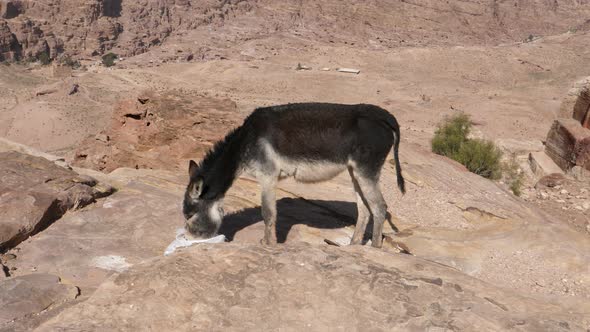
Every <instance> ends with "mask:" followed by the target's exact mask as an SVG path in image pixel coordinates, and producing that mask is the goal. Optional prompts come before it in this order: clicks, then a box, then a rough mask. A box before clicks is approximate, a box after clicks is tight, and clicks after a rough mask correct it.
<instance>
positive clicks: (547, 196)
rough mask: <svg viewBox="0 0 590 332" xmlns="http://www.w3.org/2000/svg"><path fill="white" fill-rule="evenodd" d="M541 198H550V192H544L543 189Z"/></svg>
mask: <svg viewBox="0 0 590 332" xmlns="http://www.w3.org/2000/svg"><path fill="white" fill-rule="evenodd" d="M541 198H542V199H547V198H549V194H547V193H546V192H544V191H541Z"/></svg>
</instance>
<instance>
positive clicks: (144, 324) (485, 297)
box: [37, 244, 589, 331]
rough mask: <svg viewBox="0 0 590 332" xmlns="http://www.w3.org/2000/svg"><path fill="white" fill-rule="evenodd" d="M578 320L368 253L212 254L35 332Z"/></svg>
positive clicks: (216, 249)
mask: <svg viewBox="0 0 590 332" xmlns="http://www.w3.org/2000/svg"><path fill="white" fill-rule="evenodd" d="M587 310H588V308H587V307H586V308H576V309H575V313H568V309H567V308H564V307H560V306H559V305H557V304H551V303H547V302H540V301H535V300H531V299H528V298H525V297H521V296H518V295H515V294H514V293H512V292H507V291H505V290H502V289H500V288H496V287H493V286H491V285H489V284H486V283H484V282H481V281H479V280H476V279H473V278H470V277H468V276H465V275H464V274H461V273H459V272H457V271H455V270H453V269H451V268H448V267H444V266H441V265H438V264H434V263H432V262H429V261H426V260H422V259H418V258H415V257H411V256H407V255H392V254H391V253H387V252H383V251H379V250H374V249H372V248H369V247H364V248H363V247H348V248H344V249H342V248H334V247H326V246H324V247H314V246H310V245H305V244H298V245H284V246H280V247H276V248H264V247H262V246H259V245H239V244H221V245H201V246H198V247H193V248H189V249H187V250H184V251H182V252H181V253H178V254H174V255H172V256H168V257H166V258H163V257H160V258H155V259H152V260H149V261H146V262H144V263H142V264H139V265H136V266H134V267H132V268H130V269H129V270H128V271H126V272H123V273H121V274H117V275H114V276H113V277H111V278H110V279H109V280H108V281H106V282H105V283H103V284H102V285H101V286H100V288H99V289H98V290H97V291H96V292H95V293H94V294H93V295H92V297H91V298H90V299H89V300H87V301H86V302H84V303H82V304H80V305H78V306H75V307H72V308H70V309H67V310H66V311H64V312H62V313H61V314H59V315H58V316H57V317H55V318H54V319H52V320H50V321H49V322H47V323H45V324H43V325H42V326H41V327H39V328H38V329H37V331H56V330H60V331H64V330H66V331H67V330H85V331H95V330H105V329H106V330H118V331H132V330H138V329H139V330H170V329H173V330H177V331H194V330H207V331H227V330H229V331H252V330H257V331H276V330H281V331H302V330H307V331H327V330H330V331H366V330H371V331H426V330H478V331H484V330H487V331H499V330H503V331H508V330H514V331H533V330H534V331H539V330H547V331H549V330H551V331H567V330H570V329H571V330H580V329H584V328H585V327H586V326H587V324H588V317H589V316H588V314H587Z"/></svg>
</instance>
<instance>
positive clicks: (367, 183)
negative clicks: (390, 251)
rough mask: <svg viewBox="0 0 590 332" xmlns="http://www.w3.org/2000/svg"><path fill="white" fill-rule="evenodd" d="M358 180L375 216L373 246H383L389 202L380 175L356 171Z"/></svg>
mask: <svg viewBox="0 0 590 332" xmlns="http://www.w3.org/2000/svg"><path fill="white" fill-rule="evenodd" d="M355 175H356V179H357V182H358V184H359V186H360V188H361V191H362V195H363V198H364V199H365V201H366V202H367V205H368V206H369V210H370V211H371V215H372V216H373V238H372V246H373V247H376V248H381V246H382V245H383V223H384V222H385V217H386V215H387V204H386V203H385V199H383V194H381V190H380V189H379V183H378V181H379V176H378V175H376V176H368V177H367V176H364V175H362V172H360V174H359V172H355Z"/></svg>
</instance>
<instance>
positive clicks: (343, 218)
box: [219, 198, 369, 243]
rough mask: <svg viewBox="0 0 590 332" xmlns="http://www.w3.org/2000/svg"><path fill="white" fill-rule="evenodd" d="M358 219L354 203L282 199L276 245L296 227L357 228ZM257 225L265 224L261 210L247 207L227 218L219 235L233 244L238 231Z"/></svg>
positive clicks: (283, 240) (278, 212) (278, 207)
mask: <svg viewBox="0 0 590 332" xmlns="http://www.w3.org/2000/svg"><path fill="white" fill-rule="evenodd" d="M356 216H357V212H356V203H352V202H342V201H322V200H306V199H302V198H283V199H280V200H278V201H277V223H276V230H277V242H279V243H284V242H285V241H286V240H287V236H288V235H289V232H290V231H291V228H292V227H293V226H294V225H297V224H302V225H307V226H310V227H314V228H322V229H337V228H343V227H346V226H349V225H354V224H355V223H356ZM258 222H262V214H261V212H260V207H259V206H258V207H255V208H247V209H244V210H241V211H238V212H235V213H232V214H228V215H226V216H225V218H224V219H223V222H222V224H221V228H220V230H219V233H221V234H223V235H225V237H226V238H227V239H228V240H229V241H232V240H233V238H234V236H235V235H236V233H237V232H239V231H241V230H242V229H244V228H246V227H248V226H251V225H253V224H256V223H258ZM367 228H369V227H367ZM262 236H263V234H262V233H261V234H260V237H261V238H262Z"/></svg>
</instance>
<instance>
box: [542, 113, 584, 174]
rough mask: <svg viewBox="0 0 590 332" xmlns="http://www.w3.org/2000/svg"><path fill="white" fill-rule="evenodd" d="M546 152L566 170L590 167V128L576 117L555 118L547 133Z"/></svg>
mask: <svg viewBox="0 0 590 332" xmlns="http://www.w3.org/2000/svg"><path fill="white" fill-rule="evenodd" d="M546 152H547V154H548V155H549V156H550V157H551V158H552V159H553V160H554V161H555V162H556V163H557V164H558V165H559V167H561V168H562V169H564V170H569V169H571V168H573V167H574V166H580V167H583V168H586V169H590V129H587V128H584V127H582V126H581V124H580V122H579V121H578V120H576V119H558V120H555V122H554V123H553V126H552V127H551V130H550V131H549V133H548V134H547V144H546Z"/></svg>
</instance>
